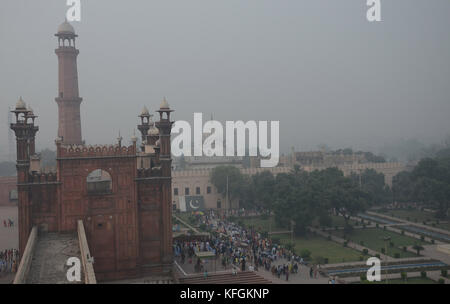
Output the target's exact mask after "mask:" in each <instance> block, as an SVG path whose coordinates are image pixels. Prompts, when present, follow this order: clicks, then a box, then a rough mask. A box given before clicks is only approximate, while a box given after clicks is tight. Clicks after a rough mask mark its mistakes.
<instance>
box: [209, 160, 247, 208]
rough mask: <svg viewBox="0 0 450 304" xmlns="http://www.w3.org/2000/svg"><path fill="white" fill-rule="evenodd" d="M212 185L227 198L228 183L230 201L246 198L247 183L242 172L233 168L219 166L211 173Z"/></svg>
mask: <svg viewBox="0 0 450 304" xmlns="http://www.w3.org/2000/svg"><path fill="white" fill-rule="evenodd" d="M210 180H211V183H212V184H213V185H214V186H215V187H216V188H217V191H218V192H219V193H220V194H222V196H223V197H224V198H225V197H226V196H227V181H228V195H229V199H230V201H231V200H234V199H237V198H240V197H242V196H244V190H245V189H247V186H246V181H247V179H246V178H244V176H243V175H242V173H241V171H240V170H239V169H238V168H236V167H233V166H219V167H216V168H214V169H213V170H212V171H211V176H210Z"/></svg>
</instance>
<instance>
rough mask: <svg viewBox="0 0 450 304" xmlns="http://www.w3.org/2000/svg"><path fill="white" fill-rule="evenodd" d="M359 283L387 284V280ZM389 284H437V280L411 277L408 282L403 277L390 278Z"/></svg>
mask: <svg viewBox="0 0 450 304" xmlns="http://www.w3.org/2000/svg"><path fill="white" fill-rule="evenodd" d="M359 284H386V281H381V282H369V281H365V282H363V283H362V282H360V283H359ZM388 284H437V282H435V281H433V280H431V279H428V278H410V279H407V280H406V282H405V281H404V280H402V279H393V280H389V281H388Z"/></svg>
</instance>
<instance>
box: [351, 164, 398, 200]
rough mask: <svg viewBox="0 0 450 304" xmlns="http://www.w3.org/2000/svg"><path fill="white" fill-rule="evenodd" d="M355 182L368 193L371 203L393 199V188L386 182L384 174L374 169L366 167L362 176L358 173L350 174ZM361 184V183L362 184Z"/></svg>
mask: <svg viewBox="0 0 450 304" xmlns="http://www.w3.org/2000/svg"><path fill="white" fill-rule="evenodd" d="M350 178H351V179H352V181H353V183H354V184H355V185H358V186H360V189H361V190H362V191H364V192H365V193H367V195H368V202H369V204H370V205H376V204H385V203H388V202H391V201H392V192H391V189H390V188H389V187H388V186H387V185H386V184H385V182H384V174H383V173H378V172H376V171H375V170H374V169H366V170H365V171H364V172H362V173H361V176H360V175H359V174H356V173H352V174H351V175H350ZM360 184H361V185H360Z"/></svg>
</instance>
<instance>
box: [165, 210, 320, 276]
mask: <svg viewBox="0 0 450 304" xmlns="http://www.w3.org/2000/svg"><path fill="white" fill-rule="evenodd" d="M196 219H197V221H198V223H199V224H200V225H201V224H203V225H204V226H206V227H208V228H210V230H211V231H214V232H213V233H211V236H210V238H209V239H207V240H185V241H183V240H178V241H175V242H174V254H175V257H177V258H178V259H179V261H180V262H181V264H184V263H185V262H186V258H187V259H188V261H187V262H188V263H191V264H192V263H195V267H194V269H195V271H196V272H205V271H206V267H205V265H204V263H205V261H206V260H204V261H202V259H201V258H199V257H197V260H196V261H194V260H193V258H194V257H195V253H196V252H204V251H210V252H212V253H213V254H214V255H215V258H216V261H220V264H221V266H222V268H223V269H229V268H232V269H237V268H239V269H241V270H242V271H245V270H247V269H248V270H256V271H258V270H259V269H264V270H266V271H269V272H271V273H272V275H273V276H275V277H278V278H279V279H283V280H286V281H289V276H290V275H297V274H298V273H300V269H301V267H300V265H303V266H304V267H307V268H309V277H310V278H311V279H314V278H318V275H319V274H318V273H319V269H320V265H309V264H308V263H307V262H305V261H304V259H303V258H302V257H300V256H298V255H295V253H294V252H293V251H291V250H288V249H287V248H285V247H283V246H281V245H280V244H275V243H273V242H272V240H271V239H270V238H266V237H263V236H262V235H261V234H260V233H259V232H257V231H255V230H248V229H246V228H243V227H241V226H239V225H237V224H236V223H234V222H230V221H227V219H226V215H220V216H219V215H217V214H215V213H214V212H213V211H210V212H209V213H207V214H201V215H196ZM205 275H206V274H205Z"/></svg>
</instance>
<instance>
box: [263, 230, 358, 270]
mask: <svg viewBox="0 0 450 304" xmlns="http://www.w3.org/2000/svg"><path fill="white" fill-rule="evenodd" d="M272 237H274V238H279V239H280V242H281V243H282V244H287V243H290V242H291V237H290V235H289V234H279V235H272ZM294 242H295V253H296V254H300V253H301V251H302V250H304V249H308V250H309V251H310V252H311V258H312V261H313V262H314V261H315V259H316V258H317V257H322V258H328V263H329V264H334V263H343V262H355V261H359V258H360V256H361V255H362V253H360V252H358V251H357V250H354V249H351V248H346V247H344V246H342V245H339V244H338V243H335V242H333V241H328V240H327V239H325V238H323V237H320V236H314V235H308V236H304V237H296V238H295V240H294Z"/></svg>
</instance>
